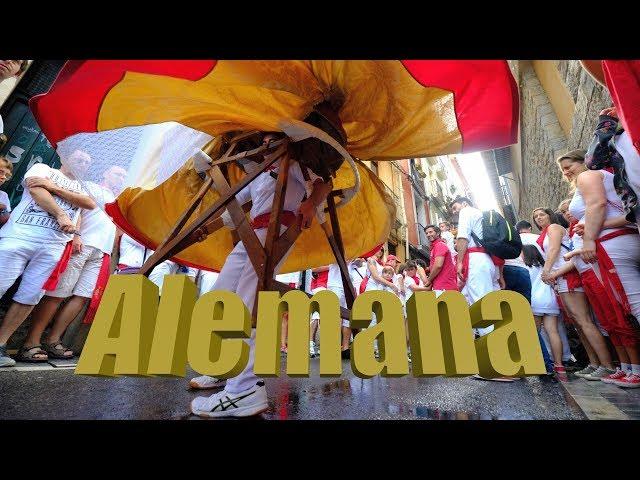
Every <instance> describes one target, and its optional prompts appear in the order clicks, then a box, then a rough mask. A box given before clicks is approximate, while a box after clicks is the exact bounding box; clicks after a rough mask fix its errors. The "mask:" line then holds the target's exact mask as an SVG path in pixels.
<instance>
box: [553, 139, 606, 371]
mask: <svg viewBox="0 0 640 480" xmlns="http://www.w3.org/2000/svg"><path fill="white" fill-rule="evenodd" d="M585 153H586V151H585V150H573V151H571V152H568V153H566V154H565V155H562V156H561V157H560V158H558V165H559V167H560V170H561V171H562V173H563V175H564V177H565V178H566V180H567V181H568V182H569V183H571V184H572V186H573V187H574V189H575V184H576V179H577V178H578V175H580V174H581V173H582V172H584V171H586V170H587V167H586V166H585V165H584V155H585ZM571 203H573V200H572V202H571ZM572 213H573V212H572ZM573 216H574V217H576V218H580V217H579V216H576V215H573ZM563 230H564V229H563ZM562 236H563V239H562V240H563V241H566V242H570V239H569V236H568V234H567V232H566V231H564V232H563V235H562ZM557 250H558V253H559V249H557ZM565 253H567V252H564V253H563V254H562V256H564V254H565ZM555 260H556V259H555V258H554V261H555ZM563 261H564V259H563ZM546 268H547V265H546V264H545V269H546ZM543 279H545V281H547V279H546V278H545V276H544V274H543ZM558 293H559V295H560V299H561V300H562V303H563V305H564V307H565V309H566V310H567V311H568V313H569V315H571V317H573V319H574V320H575V322H576V326H577V327H578V331H579V332H580V333H581V335H580V339H581V340H582V342H583V344H584V345H585V349H586V350H587V352H588V353H589V347H590V348H591V349H592V353H591V354H590V355H589V360H590V365H589V366H588V367H587V368H586V369H584V370H583V371H581V372H577V373H578V374H579V376H582V377H583V378H585V379H587V380H594V381H596V380H598V381H599V380H600V379H602V378H605V377H607V376H609V375H611V374H613V373H615V369H614V366H613V362H612V359H611V354H610V353H609V349H608V347H607V344H606V342H605V340H604V337H603V335H602V333H601V332H600V330H599V329H598V328H597V326H596V325H595V323H594V322H593V317H592V314H591V310H590V306H589V302H588V301H587V297H586V296H585V294H584V291H579V292H578V291H573V292H569V291H566V292H562V291H561V290H559V291H558Z"/></svg>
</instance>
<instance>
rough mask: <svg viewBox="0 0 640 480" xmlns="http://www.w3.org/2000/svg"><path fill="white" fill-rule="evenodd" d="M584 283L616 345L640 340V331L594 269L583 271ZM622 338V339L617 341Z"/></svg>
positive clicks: (592, 303)
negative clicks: (632, 323) (629, 319)
mask: <svg viewBox="0 0 640 480" xmlns="http://www.w3.org/2000/svg"><path fill="white" fill-rule="evenodd" d="M582 284H583V285H584V291H585V293H586V294H587V296H588V298H589V303H590V305H591V308H593V312H594V313H595V314H596V317H597V318H598V320H599V321H600V324H601V325H602V327H603V328H604V329H605V330H606V331H607V332H608V333H609V335H610V337H611V341H612V342H613V344H614V345H617V344H621V345H627V344H629V345H633V344H634V343H636V342H637V341H638V332H637V331H636V330H635V329H634V328H633V326H632V325H631V324H630V323H629V321H628V317H627V315H625V313H624V311H623V309H622V305H620V302H618V301H617V300H616V299H615V298H614V297H613V296H612V295H611V294H610V290H611V289H608V288H605V287H604V285H603V284H602V282H600V280H599V279H598V277H597V276H596V273H595V271H594V270H593V269H591V268H590V269H589V270H587V271H585V272H583V273H582ZM618 339H620V340H621V341H617V340H618Z"/></svg>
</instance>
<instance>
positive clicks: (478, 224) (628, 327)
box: [0, 109, 640, 416]
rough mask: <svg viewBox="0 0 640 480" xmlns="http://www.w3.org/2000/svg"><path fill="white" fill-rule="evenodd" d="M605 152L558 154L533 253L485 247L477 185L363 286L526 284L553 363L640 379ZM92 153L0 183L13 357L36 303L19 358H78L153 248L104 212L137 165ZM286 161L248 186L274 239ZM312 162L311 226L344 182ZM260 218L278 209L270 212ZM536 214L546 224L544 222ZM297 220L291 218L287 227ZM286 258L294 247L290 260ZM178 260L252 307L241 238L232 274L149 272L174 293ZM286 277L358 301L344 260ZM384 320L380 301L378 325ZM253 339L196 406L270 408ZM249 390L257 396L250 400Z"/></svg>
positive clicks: (300, 191)
mask: <svg viewBox="0 0 640 480" xmlns="http://www.w3.org/2000/svg"><path fill="white" fill-rule="evenodd" d="M602 115H603V116H604V117H606V118H607V119H608V121H615V120H616V118H615V111H614V110H611V109H608V110H607V111H604V112H602ZM601 120H602V118H601ZM274 138H277V135H272V134H267V135H265V137H264V142H270V141H273V139H274ZM618 140H619V141H618V142H617V144H616V145H617V148H618V151H619V152H620V154H621V155H622V156H623V157H624V159H625V161H626V162H627V163H628V162H636V163H637V164H640V158H638V153H637V151H636V150H635V149H634V147H633V146H632V145H627V143H628V142H627V143H625V138H624V133H622V134H621V135H620V138H619V139H618ZM598 160H599V159H598V158H597V156H594V155H588V154H587V151H586V150H573V151H570V152H568V153H566V154H564V155H562V156H561V157H560V158H558V160H557V163H558V167H559V174H561V175H564V177H565V178H566V180H567V181H568V182H569V183H570V184H571V187H572V196H571V198H568V199H566V200H565V201H563V202H562V203H561V204H560V205H559V206H558V208H557V209H555V210H554V209H551V208H548V206H547V207H541V208H536V209H535V210H533V212H532V214H531V215H532V216H531V222H529V221H528V220H521V221H519V222H518V223H517V224H516V226H515V229H516V230H517V232H518V233H519V236H520V240H521V242H522V251H521V254H520V255H519V256H517V257H516V258H511V259H506V260H503V259H501V258H497V257H496V256H493V255H491V254H490V253H489V252H488V251H487V249H485V247H484V242H483V235H484V229H483V212H482V211H481V210H480V209H478V208H476V207H475V206H474V204H473V202H472V201H471V200H470V199H469V198H466V197H458V198H456V199H455V200H454V201H453V202H452V203H451V205H450V210H451V216H452V218H457V223H456V224H454V225H452V224H451V223H449V222H441V223H439V225H428V226H427V227H425V234H426V236H427V238H428V240H429V243H430V246H429V247H430V258H429V262H428V263H427V262H424V261H423V260H421V259H407V261H406V262H405V263H400V262H399V261H398V258H397V257H396V256H395V255H393V254H387V252H386V251H385V249H384V248H380V249H379V250H378V251H377V252H376V253H375V254H373V255H372V256H370V257H368V258H355V259H348V262H347V265H348V273H349V277H350V281H351V283H352V286H353V288H354V291H355V292H356V294H361V293H363V292H366V291H371V290H385V291H389V292H392V293H393V294H395V295H397V296H398V298H399V299H400V301H401V302H402V304H406V302H407V301H408V300H409V298H410V297H411V296H412V295H413V294H414V293H415V292H424V291H434V292H436V295H440V294H441V293H442V292H445V291H459V292H461V293H462V294H463V295H464V296H465V298H466V299H467V301H468V303H469V304H473V303H475V302H476V301H478V300H479V299H481V298H482V297H484V296H485V295H486V294H488V293H490V292H492V291H496V290H499V289H508V290H513V291H516V292H518V293H520V294H522V295H523V296H524V297H525V298H526V299H527V300H528V301H529V302H530V304H531V308H532V311H533V315H534V320H535V322H536V326H537V328H538V331H539V337H540V346H541V351H542V354H543V356H544V359H545V364H546V365H547V369H548V374H549V375H556V376H557V377H558V378H560V379H561V380H562V379H564V378H566V372H567V370H568V369H573V370H576V371H575V375H576V376H578V377H581V378H583V379H585V380H587V381H602V382H604V383H609V384H613V385H616V386H619V387H622V388H635V387H639V386H640V351H639V349H638V348H639V342H640V333H639V332H640V330H639V328H638V320H637V319H639V318H640V236H639V235H638V228H637V223H636V221H635V219H634V218H630V215H629V212H628V209H625V206H624V204H623V202H622V200H621V197H620V195H619V189H617V188H616V186H617V185H616V175H619V174H620V172H617V171H616V170H615V166H614V167H611V168H607V167H608V166H607V165H604V167H602V168H595V167H601V165H600V164H599V163H597V162H598ZM90 164H91V157H90V156H89V155H88V154H86V153H85V152H83V151H81V150H76V151H74V152H72V153H71V154H70V155H68V156H67V157H66V161H65V162H64V164H63V165H62V167H60V168H59V169H55V168H51V167H49V166H47V165H45V164H42V163H37V164H35V165H33V166H32V167H31V168H30V169H29V170H28V171H27V172H26V174H25V175H24V178H23V181H22V184H23V186H24V192H23V194H22V198H21V200H20V202H19V203H18V204H17V205H16V206H15V208H14V209H13V211H12V210H11V206H10V202H9V199H8V197H7V195H6V193H4V192H2V191H0V224H1V225H2V228H1V229H0V265H1V266H2V275H0V296H2V295H4V294H5V293H6V292H7V290H8V289H9V288H11V287H12V285H13V284H14V283H15V282H16V281H17V280H18V278H21V280H20V282H19V286H18V288H17V291H16V292H15V294H14V296H13V301H12V303H11V305H10V306H9V309H8V311H7V313H6V315H5V317H4V318H3V319H2V322H1V324H0V367H2V366H11V365H14V364H15V360H14V359H13V358H11V357H10V356H9V355H8V353H7V343H8V340H9V338H10V337H11V336H12V335H13V334H14V333H15V331H16V330H17V329H18V327H19V326H20V325H21V324H22V323H23V322H24V321H25V320H26V318H27V317H28V316H29V315H31V324H30V327H29V331H28V333H27V336H26V340H25V341H24V344H23V345H22V346H21V347H20V349H19V351H18V353H17V356H16V359H18V360H20V361H27V362H45V361H47V360H48V359H51V358H56V359H69V358H72V357H73V356H74V355H75V352H73V351H72V350H71V349H70V348H69V347H68V346H67V345H64V344H63V342H62V338H63V334H64V332H65V330H66V329H67V328H68V326H69V325H70V324H71V322H72V321H73V320H74V319H76V318H77V317H78V315H80V314H81V313H82V312H83V311H85V312H86V313H85V318H87V317H86V316H88V317H89V318H90V317H91V316H92V315H94V314H95V310H96V308H97V304H98V303H99V298H100V292H101V291H102V290H103V289H104V286H105V284H106V281H107V279H108V276H109V274H111V273H116V274H124V273H131V272H135V271H137V269H139V268H140V267H141V266H142V265H143V263H144V262H145V260H146V259H147V258H149V256H150V255H151V254H152V253H153V251H151V250H149V249H148V248H146V247H145V246H143V245H141V244H140V243H138V242H136V241H135V240H134V239H133V238H131V237H130V236H128V235H127V234H125V233H123V232H122V231H119V230H118V229H117V228H116V226H115V225H114V224H113V222H112V220H111V219H110V218H109V217H108V216H107V215H106V214H105V213H104V211H103V207H104V203H105V202H110V201H113V200H114V199H115V197H116V196H117V195H118V194H119V192H120V191H121V189H122V186H123V183H124V181H125V177H126V175H127V172H126V171H125V170H124V169H122V168H120V167H117V166H113V167H111V168H110V169H108V170H107V171H105V172H104V173H103V175H102V181H101V182H100V183H96V182H89V181H82V182H81V181H80V180H79V179H78V178H77V177H76V176H77V175H82V172H84V171H86V170H87V168H88V167H89V165H90ZM278 166H279V162H278V163H277V164H276V167H275V169H273V170H272V171H271V172H269V174H267V173H263V174H261V175H260V176H258V177H257V178H256V179H255V180H254V182H253V183H252V185H251V186H250V187H248V188H246V189H245V190H243V191H242V192H241V194H242V195H241V194H239V195H240V196H244V197H246V198H244V197H243V200H244V201H249V200H251V201H252V205H253V207H252V210H251V212H250V217H251V219H252V225H253V228H254V230H255V231H256V234H257V235H258V238H259V239H260V241H261V242H263V243H264V241H265V235H266V231H267V229H266V225H268V216H269V210H270V206H271V203H272V200H273V195H274V192H275V180H274V178H275V177H274V176H273V175H272V172H274V171H275V173H276V176H277V169H278ZM590 167H591V168H593V169H590ZM308 173H309V172H307V175H304V174H303V172H302V171H301V167H300V166H299V164H298V163H297V162H292V163H291V166H290V172H289V175H288V180H287V181H288V182H289V183H288V184H287V190H286V196H285V200H284V209H285V213H286V212H291V213H292V214H293V213H297V214H298V215H301V216H302V218H303V220H302V226H303V228H308V227H309V225H310V223H311V222H312V221H313V218H314V216H315V211H316V209H317V208H318V206H319V205H322V203H323V202H324V200H325V199H326V196H327V194H328V192H330V191H331V188H332V187H331V181H330V180H327V179H324V178H320V177H318V176H316V175H313V174H311V175H308ZM11 174H12V164H11V163H10V162H9V161H8V160H6V159H4V158H0V185H1V184H2V183H4V182H5V181H6V180H7V179H9V178H10V177H11ZM239 200H242V199H239ZM285 217H286V218H289V217H291V218H294V219H295V218H296V216H295V215H289V216H287V215H285ZM259 219H262V220H265V219H266V223H265V222H259V221H258V220H259ZM533 226H535V227H536V229H537V230H538V231H539V232H540V233H539V234H536V233H533V231H532V230H533ZM285 227H286V225H284V224H283V225H282V229H284V228H285ZM285 259H286V255H285V257H284V258H283V259H282V261H281V262H280V265H281V264H282V262H284V260H285ZM280 265H278V266H277V268H276V272H277V271H278V269H279V267H280ZM176 273H183V274H185V275H188V276H189V277H190V278H191V279H192V280H193V281H194V282H196V283H197V285H198V289H199V292H200V294H204V293H206V292H208V291H211V290H213V289H225V290H231V291H235V292H236V293H238V294H239V295H240V296H241V298H242V299H243V300H244V302H245V304H246V305H247V307H248V308H249V309H251V306H252V305H253V303H254V301H255V289H256V285H257V275H256V272H255V271H254V270H253V267H252V264H251V262H249V261H248V256H247V252H246V250H245V248H244V245H243V243H242V242H238V243H237V244H236V246H235V248H234V250H233V251H232V253H231V254H230V255H229V257H228V258H227V261H226V263H225V265H224V266H223V268H222V270H221V272H220V273H214V272H208V271H201V270H196V269H194V268H191V267H185V266H183V265H179V264H177V263H175V262H173V261H165V262H163V263H161V264H160V265H158V266H157V267H155V269H154V270H153V271H152V272H151V274H150V275H149V278H150V279H151V280H152V281H153V282H154V283H155V284H156V285H157V286H158V288H159V291H160V292H161V289H162V282H163V279H164V276H165V275H167V274H176ZM276 279H277V280H278V281H280V282H282V283H285V284H288V285H290V286H291V287H292V288H299V289H301V290H304V291H306V292H307V293H309V294H314V293H316V292H318V291H321V290H330V291H332V292H334V293H335V294H336V295H337V297H338V298H339V300H340V304H341V306H343V307H346V306H347V302H346V295H345V291H344V285H343V280H342V277H341V272H340V269H339V267H338V265H337V264H332V265H327V266H325V267H320V268H315V269H312V270H308V271H306V272H294V273H287V274H283V275H277V276H276ZM320 320H321V319H320V315H319V314H318V313H315V314H313V315H312V316H311V318H310V322H311V327H310V333H311V335H310V340H309V351H310V356H312V357H314V356H317V355H319V348H318V345H317V342H316V338H317V332H318V329H319V328H321V327H320ZM282 321H283V328H282V341H281V350H282V353H283V354H286V353H287V322H288V319H287V316H286V315H285V316H284V318H283V319H282ZM375 323H376V317H375V314H372V323H371V325H375ZM49 325H51V327H50V328H49V329H48V330H47V327H48V326H49ZM492 329H493V327H491V326H490V327H487V328H478V329H475V331H474V332H473V334H475V335H476V337H478V336H482V335H486V334H488V333H490V332H491V331H492ZM45 331H46V335H45ZM571 334H575V335H576V336H577V338H579V340H580V346H576V345H573V351H572V348H571V345H570V341H569V337H570V335H571ZM352 337H353V332H352V330H351V328H350V325H349V322H348V320H346V319H345V320H343V323H342V352H343V358H349V355H350V344H351V341H352ZM253 340H254V336H253V335H252V337H251V338H250V340H249V342H250V346H251V354H250V360H249V363H248V365H247V367H246V369H245V371H243V372H242V373H241V374H240V375H238V376H237V377H235V378H234V379H230V380H229V381H225V380H222V379H216V378H212V377H208V376H200V377H196V378H194V379H192V380H191V381H190V385H191V386H192V387H193V388H196V389H210V388H220V387H224V390H223V392H221V393H218V394H214V395H212V396H211V397H198V398H197V399H195V400H194V402H193V403H192V411H193V412H194V413H196V414H202V415H204V416H221V415H222V416H224V415H227V414H229V412H227V410H228V409H227V408H226V407H225V402H226V401H229V402H231V404H233V406H234V409H235V410H234V411H235V413H234V414H235V415H238V416H243V415H250V414H254V413H257V412H258V411H261V410H260V409H264V408H266V407H265V405H266V393H265V390H264V382H262V380H260V379H259V378H258V377H256V376H255V375H254V374H253V372H252V367H253ZM376 348H377V347H376ZM578 349H580V350H581V351H584V353H585V355H586V357H587V358H588V363H587V364H586V365H579V364H580V362H578V360H577V357H579V356H580V355H579V354H578V351H577V350H578ZM376 354H377V352H376ZM410 360H411V357H410V355H409V361H410ZM493 380H499V381H506V382H508V381H514V380H515V379H514V378H497V379H493ZM247 392H249V393H247ZM223 396H224V398H226V399H227V400H224V398H223ZM250 396H252V398H251V399H250V400H246V401H245V400H244V399H246V398H248V397H250ZM238 399H240V400H238ZM238 402H239V405H240V406H239V407H238V406H237V405H236V403H238Z"/></svg>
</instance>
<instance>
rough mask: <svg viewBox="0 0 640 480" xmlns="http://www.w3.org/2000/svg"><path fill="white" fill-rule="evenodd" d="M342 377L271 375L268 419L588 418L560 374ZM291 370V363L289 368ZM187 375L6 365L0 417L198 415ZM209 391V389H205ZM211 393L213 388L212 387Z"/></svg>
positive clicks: (347, 372)
mask: <svg viewBox="0 0 640 480" xmlns="http://www.w3.org/2000/svg"><path fill="white" fill-rule="evenodd" d="M343 370H344V374H343V375H342V377H340V378H321V377H319V376H318V359H312V360H311V371H312V374H311V377H310V378H289V377H287V376H286V375H282V376H281V377H278V378H270V379H266V380H265V381H266V384H267V392H268V394H269V401H270V407H271V408H270V409H269V411H267V412H266V413H264V414H262V415H261V418H263V419H272V420H287V419H295V420H301V419H318V420H338V419H387V420H400V419H409V420H411V419H412V420H417V419H424V420H428V419H443V420H456V419H460V420H485V419H486V420H490V419H514V420H542V419H546V420H580V419H586V418H587V417H586V416H585V415H584V414H583V413H582V410H581V409H580V407H579V406H578V404H577V403H576V402H575V401H574V400H573V398H572V397H571V395H569V394H568V393H567V392H566V391H565V390H564V388H562V386H561V385H560V384H559V383H557V382H556V381H555V380H554V379H550V378H548V377H546V378H538V377H530V378H526V379H523V380H519V381H516V382H513V383H499V382H489V381H483V380H477V379H474V378H471V377H466V378H444V377H435V378H414V377H412V376H407V377H402V378H382V377H375V378H372V379H366V380H365V379H360V378H358V377H355V376H354V375H353V374H352V373H351V368H350V366H349V362H348V361H344V369H343ZM282 371H284V364H283V369H282ZM191 376H192V372H191V371H189V374H188V375H187V378H186V379H182V378H135V377H121V378H97V377H86V376H79V375H75V374H74V373H73V370H72V369H68V368H67V369H59V368H52V369H47V370H31V371H3V372H0V406H1V407H0V419H4V420H7V419H140V420H168V419H196V418H197V417H194V416H192V415H190V414H189V403H190V402H191V400H192V399H193V398H194V397H196V396H198V395H203V394H204V393H203V392H197V391H193V390H189V388H188V385H187V383H188V379H189V378H190V377H191ZM205 393H206V392H205ZM210 393H211V392H209V394H210Z"/></svg>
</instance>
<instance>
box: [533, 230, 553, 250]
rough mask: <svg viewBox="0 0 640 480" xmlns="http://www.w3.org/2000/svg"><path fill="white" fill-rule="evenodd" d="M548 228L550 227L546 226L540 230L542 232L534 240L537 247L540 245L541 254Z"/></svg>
mask: <svg viewBox="0 0 640 480" xmlns="http://www.w3.org/2000/svg"><path fill="white" fill-rule="evenodd" d="M550 226H551V225H547V226H546V227H544V228H543V229H542V231H541V232H540V236H539V237H538V239H537V240H536V243H537V244H538V245H540V250H542V251H543V252H544V239H545V238H546V236H547V230H549V227H550Z"/></svg>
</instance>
